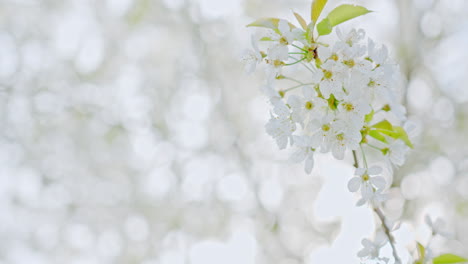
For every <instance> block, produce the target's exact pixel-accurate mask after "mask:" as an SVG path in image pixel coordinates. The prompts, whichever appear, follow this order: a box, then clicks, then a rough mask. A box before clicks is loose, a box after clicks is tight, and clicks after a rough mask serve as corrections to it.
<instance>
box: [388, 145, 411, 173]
mask: <svg viewBox="0 0 468 264" xmlns="http://www.w3.org/2000/svg"><path fill="white" fill-rule="evenodd" d="M409 149H410V148H409V147H408V146H407V145H406V144H405V142H403V141H402V140H400V139H397V140H393V141H391V142H390V143H389V145H388V148H385V149H384V150H383V152H384V154H385V157H386V158H387V160H388V161H389V162H390V163H391V164H393V165H396V166H401V165H403V163H405V159H406V158H405V156H406V153H407V152H408V151H409Z"/></svg>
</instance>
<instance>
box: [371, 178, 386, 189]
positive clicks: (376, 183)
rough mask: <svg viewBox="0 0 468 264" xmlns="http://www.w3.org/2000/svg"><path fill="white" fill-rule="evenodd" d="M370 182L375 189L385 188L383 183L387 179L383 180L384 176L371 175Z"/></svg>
mask: <svg viewBox="0 0 468 264" xmlns="http://www.w3.org/2000/svg"><path fill="white" fill-rule="evenodd" d="M370 182H371V183H372V184H373V185H374V186H375V187H376V188H377V189H383V188H385V185H386V184H387V181H386V180H385V178H384V177H382V176H376V177H371V178H370Z"/></svg>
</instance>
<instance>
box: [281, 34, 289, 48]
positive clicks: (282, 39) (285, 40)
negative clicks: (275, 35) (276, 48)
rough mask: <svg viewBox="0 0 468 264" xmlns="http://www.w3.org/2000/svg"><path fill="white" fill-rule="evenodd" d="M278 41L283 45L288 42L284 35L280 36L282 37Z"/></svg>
mask: <svg viewBox="0 0 468 264" xmlns="http://www.w3.org/2000/svg"><path fill="white" fill-rule="evenodd" d="M279 43H280V44H281V45H285V46H286V45H288V44H289V42H288V39H286V37H284V36H282V37H281V38H280V39H279Z"/></svg>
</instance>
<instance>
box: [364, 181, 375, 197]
mask: <svg viewBox="0 0 468 264" xmlns="http://www.w3.org/2000/svg"><path fill="white" fill-rule="evenodd" d="M373 193H374V191H373V190H372V187H371V186H370V184H368V183H364V184H363V185H362V186H361V195H362V198H363V199H366V200H369V198H371V197H372V194H373Z"/></svg>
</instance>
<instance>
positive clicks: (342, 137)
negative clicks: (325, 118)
mask: <svg viewBox="0 0 468 264" xmlns="http://www.w3.org/2000/svg"><path fill="white" fill-rule="evenodd" d="M336 139H338V141H343V140H344V134H343V133H341V134H338V135H336Z"/></svg>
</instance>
